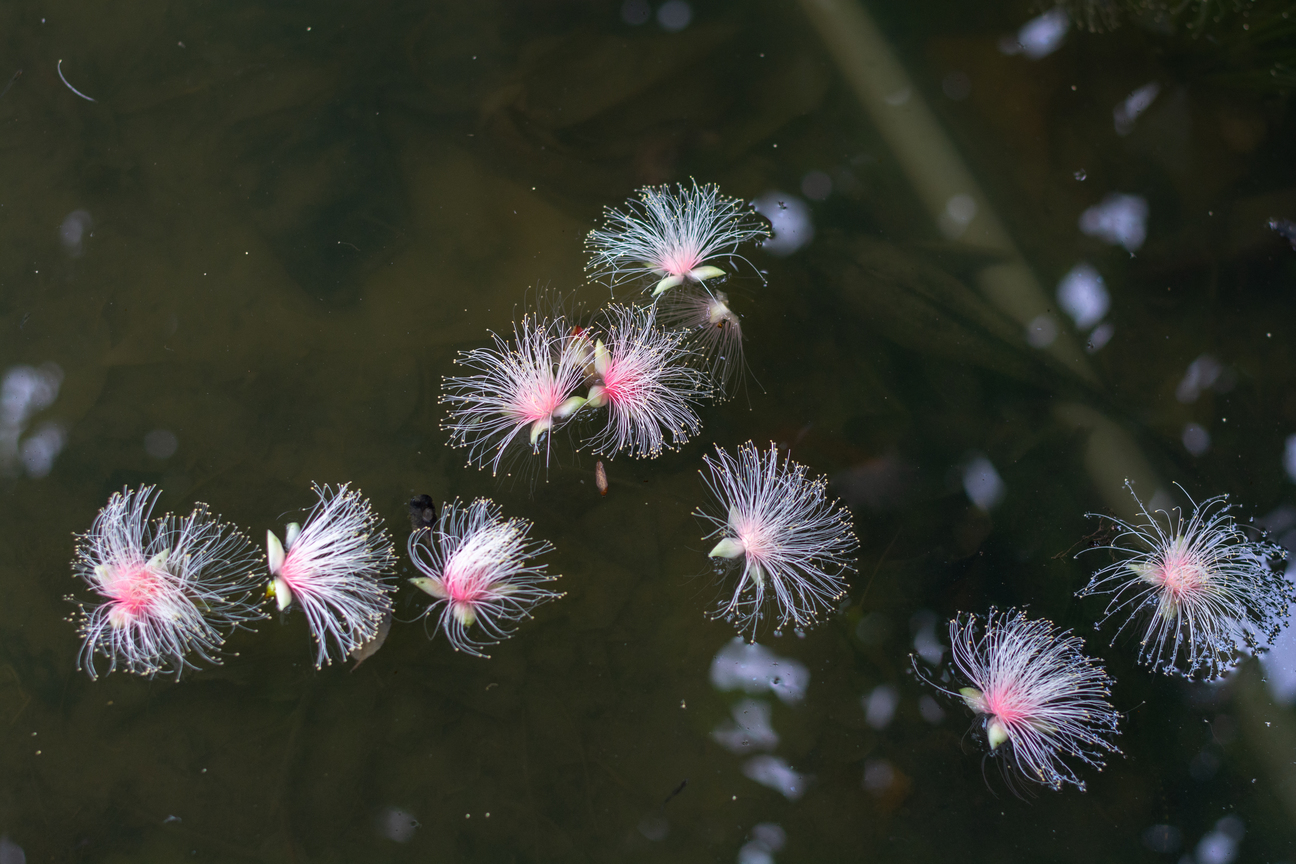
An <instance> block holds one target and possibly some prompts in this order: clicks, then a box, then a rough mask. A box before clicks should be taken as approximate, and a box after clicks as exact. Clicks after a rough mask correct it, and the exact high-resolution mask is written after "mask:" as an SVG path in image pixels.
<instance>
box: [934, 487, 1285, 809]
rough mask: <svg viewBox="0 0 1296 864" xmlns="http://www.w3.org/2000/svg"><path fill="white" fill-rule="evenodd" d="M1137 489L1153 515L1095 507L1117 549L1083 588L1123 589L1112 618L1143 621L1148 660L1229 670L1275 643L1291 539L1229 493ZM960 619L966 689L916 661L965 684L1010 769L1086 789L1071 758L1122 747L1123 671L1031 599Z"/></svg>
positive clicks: (1097, 759)
mask: <svg viewBox="0 0 1296 864" xmlns="http://www.w3.org/2000/svg"><path fill="white" fill-rule="evenodd" d="M1126 485H1127V488H1129V489H1130V493H1131V494H1132V495H1133V494H1134V490H1133V488H1132V487H1129V484H1128V483H1127V484H1126ZM1134 498H1135V501H1137V502H1138V507H1139V511H1140V513H1141V516H1142V518H1141V519H1140V520H1137V521H1136V522H1127V521H1125V520H1123V519H1119V518H1117V517H1114V516H1109V515H1105V514H1090V515H1091V516H1093V517H1095V518H1098V519H1100V520H1103V521H1104V523H1106V526H1107V527H1109V528H1110V529H1111V530H1112V532H1113V534H1114V536H1113V537H1112V539H1111V540H1110V541H1109V542H1106V543H1103V544H1100V545H1096V546H1094V547H1092V548H1091V549H1089V550H1085V551H1094V550H1106V551H1108V552H1110V553H1111V554H1112V557H1113V560H1112V562H1111V563H1110V564H1107V565H1106V566H1104V567H1102V568H1100V569H1099V570H1097V572H1095V573H1094V575H1093V577H1092V579H1091V580H1090V581H1089V583H1088V584H1087V585H1086V586H1085V587H1084V588H1082V589H1080V590H1079V591H1078V592H1076V593H1077V596H1080V597H1087V596H1090V595H1104V596H1107V597H1109V598H1110V599H1109V602H1108V604H1107V607H1106V609H1105V610H1104V612H1103V614H1102V616H1101V619H1100V621H1099V626H1100V627H1101V626H1103V625H1105V624H1106V623H1108V622H1109V621H1112V620H1114V621H1115V622H1116V625H1117V626H1116V632H1115V635H1113V637H1112V644H1113V645H1114V644H1115V643H1116V639H1117V638H1118V637H1119V636H1120V634H1121V633H1123V632H1126V631H1127V630H1135V631H1138V632H1139V634H1140V636H1139V648H1138V662H1139V663H1140V664H1142V665H1144V666H1147V667H1149V668H1151V669H1152V670H1153V671H1160V672H1163V673H1165V674H1168V675H1178V676H1181V677H1184V678H1187V679H1189V680H1195V681H1214V680H1218V679H1220V678H1222V677H1223V676H1224V675H1226V674H1228V673H1229V672H1230V671H1232V670H1233V669H1234V668H1235V667H1236V666H1237V665H1238V663H1240V662H1241V661H1242V659H1243V658H1244V657H1246V656H1248V655H1250V654H1258V653H1261V652H1263V651H1265V650H1266V649H1267V647H1268V645H1270V644H1272V643H1273V640H1274V639H1275V638H1276V637H1277V636H1278V634H1279V632H1280V631H1281V630H1282V629H1283V627H1285V626H1286V625H1287V618H1288V612H1289V609H1290V608H1291V605H1292V604H1293V603H1296V584H1293V583H1292V582H1291V581H1290V580H1288V579H1287V578H1286V576H1285V574H1284V573H1283V572H1282V571H1281V570H1279V569H1276V568H1275V567H1274V566H1273V564H1274V563H1275V562H1277V561H1281V560H1283V559H1285V558H1286V557H1287V553H1286V550H1284V549H1283V548H1282V547H1281V546H1278V545H1276V544H1274V543H1270V542H1267V541H1265V540H1263V539H1254V538H1253V537H1252V536H1250V535H1249V534H1248V533H1247V532H1246V531H1245V530H1243V528H1242V527H1241V526H1239V525H1238V524H1237V522H1236V521H1235V520H1234V518H1233V516H1232V515H1231V514H1230V509H1231V508H1230V507H1229V505H1228V503H1227V501H1228V497H1227V496H1225V495H1217V496H1215V497H1213V498H1208V499H1206V500H1205V501H1203V502H1202V503H1201V504H1197V503H1195V502H1191V499H1190V503H1192V512H1191V515H1189V516H1187V517H1185V516H1184V514H1183V512H1182V511H1181V510H1179V509H1178V508H1176V509H1175V510H1174V511H1172V512H1170V511H1165V510H1157V511H1155V512H1152V511H1149V510H1148V509H1147V507H1146V506H1145V505H1144V504H1143V502H1142V501H1141V500H1139V499H1138V496H1137V495H1134ZM949 630H950V644H951V646H952V652H953V665H954V670H953V674H951V671H950V670H947V671H946V672H945V674H944V679H943V680H944V681H946V682H953V681H954V680H955V679H961V680H962V681H963V682H964V684H965V686H961V687H959V688H958V690H957V691H954V690H951V689H950V687H947V686H942V685H941V684H939V683H936V682H934V681H932V680H931V679H929V678H928V677H927V676H926V675H925V674H924V673H923V671H922V670H921V669H919V667H918V663H917V660H916V659H914V660H913V664H914V669H915V671H917V673H918V675H919V677H921V678H922V679H923V680H924V681H927V683H929V684H932V686H934V687H936V688H937V689H939V690H941V691H942V692H944V693H947V694H949V695H954V696H958V697H961V699H962V700H963V702H964V703H965V704H966V705H967V707H968V708H970V709H971V710H972V712H973V713H974V714H975V715H976V718H977V724H978V729H979V730H980V732H981V735H982V739H983V741H984V742H985V744H986V745H987V746H988V748H989V750H990V752H991V753H992V754H995V755H1002V756H1003V757H1004V761H1003V763H1002V764H1003V766H1004V768H1005V776H1007V777H1008V778H1009V780H1010V781H1012V780H1013V779H1014V778H1023V779H1025V780H1027V781H1030V782H1034V783H1038V784H1042V785H1044V786H1047V787H1049V788H1052V789H1060V788H1062V786H1064V785H1066V784H1068V783H1070V784H1072V785H1074V786H1076V787H1078V788H1080V789H1081V790H1083V789H1084V788H1085V784H1084V781H1082V780H1081V779H1080V778H1079V777H1078V776H1077V774H1076V773H1075V771H1074V770H1073V769H1072V768H1071V767H1069V766H1068V765H1067V764H1066V762H1065V761H1064V759H1065V758H1072V759H1077V760H1079V761H1081V762H1084V763H1086V764H1088V765H1090V766H1092V767H1095V768H1098V769H1101V768H1102V767H1103V764H1104V761H1105V756H1106V755H1107V754H1114V753H1119V752H1120V751H1119V750H1118V749H1117V747H1116V745H1115V744H1114V743H1113V740H1112V739H1113V738H1114V737H1115V736H1116V734H1117V733H1118V729H1117V723H1118V720H1119V718H1120V715H1119V713H1118V712H1116V710H1115V709H1114V708H1113V707H1112V705H1111V703H1110V702H1109V701H1108V697H1109V696H1110V693H1111V686H1112V679H1111V678H1109V677H1108V676H1107V673H1106V672H1105V671H1103V668H1102V666H1101V665H1099V664H1098V662H1097V661H1096V660H1094V659H1093V658H1091V657H1088V656H1086V655H1085V654H1084V653H1083V650H1082V648H1083V642H1082V641H1081V639H1080V638H1079V637H1077V636H1074V635H1072V634H1071V633H1070V631H1059V630H1058V629H1057V628H1056V627H1054V625H1053V624H1052V623H1050V622H1048V621H1045V620H1042V619H1040V620H1031V619H1029V618H1027V617H1026V615H1025V613H1023V612H1021V611H1020V610H1008V611H1007V612H998V611H996V610H993V609H992V610H991V611H990V612H989V614H988V615H987V616H986V618H985V621H984V624H981V623H980V622H979V621H978V619H977V617H976V616H975V615H960V616H958V617H956V618H954V619H953V620H951V621H950V625H949Z"/></svg>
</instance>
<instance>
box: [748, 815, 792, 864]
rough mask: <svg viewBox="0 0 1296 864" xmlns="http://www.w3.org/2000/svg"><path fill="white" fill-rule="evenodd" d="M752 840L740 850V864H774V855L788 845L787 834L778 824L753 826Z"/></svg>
mask: <svg viewBox="0 0 1296 864" xmlns="http://www.w3.org/2000/svg"><path fill="white" fill-rule="evenodd" d="M751 838H752V839H751V840H749V841H747V842H746V843H744V844H743V846H742V848H741V849H739V850H738V864H773V862H774V853H775V852H778V851H780V850H782V848H783V845H784V844H785V843H787V832H785V831H784V830H783V826H781V825H779V824H778V823H777V822H761V823H759V824H757V825H754V826H752V830H751Z"/></svg>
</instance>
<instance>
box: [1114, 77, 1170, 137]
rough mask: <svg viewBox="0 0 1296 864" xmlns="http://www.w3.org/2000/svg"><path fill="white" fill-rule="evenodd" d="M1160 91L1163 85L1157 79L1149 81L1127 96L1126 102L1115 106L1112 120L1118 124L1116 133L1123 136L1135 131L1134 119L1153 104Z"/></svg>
mask: <svg viewBox="0 0 1296 864" xmlns="http://www.w3.org/2000/svg"><path fill="white" fill-rule="evenodd" d="M1160 92H1161V85H1160V84H1158V83H1157V82H1155V81H1149V82H1148V83H1147V84H1144V85H1143V86H1142V87H1140V88H1138V89H1137V90H1135V91H1134V92H1133V93H1131V94H1130V95H1129V96H1127V97H1126V98H1125V101H1124V102H1121V103H1120V104H1119V105H1117V106H1116V107H1115V108H1113V109H1112V121H1113V122H1114V123H1115V124H1116V134H1117V135H1122V136H1123V135H1128V134H1130V133H1131V132H1133V131H1134V121H1135V120H1137V119H1138V117H1139V115H1140V114H1142V113H1143V112H1144V111H1146V110H1147V109H1148V108H1150V107H1151V106H1152V102H1153V101H1155V100H1156V97H1157V94H1158V93H1160Z"/></svg>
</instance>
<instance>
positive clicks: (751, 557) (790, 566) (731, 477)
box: [696, 441, 858, 640]
mask: <svg viewBox="0 0 1296 864" xmlns="http://www.w3.org/2000/svg"><path fill="white" fill-rule="evenodd" d="M703 459H704V461H705V462H706V469H707V470H706V471H703V472H702V479H703V480H704V481H705V482H706V485H707V487H708V488H709V489H710V490H711V492H712V494H713V495H714V496H715V498H716V501H717V504H718V505H719V510H720V513H721V514H722V515H719V516H717V515H713V514H711V513H707V512H705V511H703V510H699V511H697V514H696V515H698V516H699V517H701V518H702V519H705V520H706V521H708V522H710V523H711V524H712V525H714V526H715V530H714V531H712V532H711V533H710V534H708V535H707V538H708V539H710V538H716V537H718V538H719V542H717V543H716V544H715V546H714V547H713V548H712V549H711V553H710V556H711V557H712V558H718V559H723V560H734V561H736V560H737V559H742V573H741V576H740V577H739V579H738V585H737V587H736V588H735V589H734V592H733V596H732V597H731V598H730V599H729V600H728V601H727V602H723V603H721V605H720V607H719V608H718V609H717V610H716V611H715V612H714V613H713V616H712V617H715V618H724V619H725V620H728V621H732V622H734V624H735V625H736V626H737V627H738V630H739V631H740V632H744V631H745V632H747V633H749V634H750V636H751V638H752V639H753V640H754V639H755V636H756V630H757V628H758V627H759V625H760V623H761V621H762V620H763V619H764V618H765V617H767V616H768V617H772V618H774V619H775V621H776V623H775V627H776V629H780V630H781V629H782V628H783V627H786V626H787V625H788V624H791V625H792V626H793V627H796V628H805V627H809V626H811V625H813V624H814V623H816V621H817V619H818V617H819V616H820V615H821V614H823V613H824V612H827V611H829V610H831V609H832V608H833V606H834V605H835V604H836V603H837V601H839V600H840V599H841V598H842V597H843V596H845V594H846V590H847V584H846V579H845V574H846V573H847V572H848V571H853V570H854V569H855V565H854V555H855V552H856V549H857V548H858V543H857V541H856V539H855V534H854V532H853V531H852V530H851V518H850V512H849V511H848V510H847V509H846V508H845V507H844V506H842V505H841V503H840V502H838V501H835V500H832V499H830V498H829V497H828V494H827V482H826V481H825V479H824V478H823V477H816V478H814V479H811V478H810V477H809V476H808V471H809V469H807V468H806V466H804V465H801V464H799V463H797V462H793V461H792V459H791V457H790V456H789V457H784V458H782V459H780V458H779V452H778V448H777V447H775V446H774V445H773V444H770V448H769V450H768V451H766V452H762V451H761V450H760V449H759V448H757V447H756V445H755V444H753V443H752V442H750V441H749V442H747V443H746V444H743V445H740V446H739V447H738V456H737V458H735V457H733V456H730V455H729V453H728V452H726V451H725V450H724V449H723V448H721V447H719V446H717V447H716V456H715V458H714V459H713V458H711V457H710V456H705V457H703Z"/></svg>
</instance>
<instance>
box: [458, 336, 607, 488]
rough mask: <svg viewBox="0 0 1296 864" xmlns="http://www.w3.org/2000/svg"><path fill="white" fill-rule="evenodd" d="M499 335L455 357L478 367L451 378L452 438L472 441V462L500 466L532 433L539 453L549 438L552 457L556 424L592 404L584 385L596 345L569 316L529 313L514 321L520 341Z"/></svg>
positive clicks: (546, 450)
mask: <svg viewBox="0 0 1296 864" xmlns="http://www.w3.org/2000/svg"><path fill="white" fill-rule="evenodd" d="M491 336H492V338H493V339H494V340H495V345H494V347H492V348H477V349H474V350H472V351H465V352H460V354H459V357H458V358H457V359H456V360H455V363H457V364H459V365H460V366H467V367H468V368H470V369H473V370H475V374H473V375H468V376H463V377H447V378H445V379H444V381H443V384H442V396H441V401H442V402H444V403H446V404H447V405H449V406H450V413H449V416H448V417H447V418H446V420H445V422H444V424H443V428H445V429H446V430H447V431H448V432H449V433H450V445H451V446H452V447H467V448H468V464H470V465H477V466H478V467H480V468H484V467H486V465H487V464H489V465H490V466H491V472H492V473H495V474H498V473H499V468H500V462H501V460H502V459H503V458H504V454H505V453H506V452H507V451H508V449H509V446H510V445H511V444H512V443H513V441H514V440H515V439H517V438H518V437H519V436H521V435H523V434H525V435H526V436H527V440H529V443H530V446H531V450H532V452H533V453H539V452H540V450H541V446H542V442H543V447H544V453H545V464H546V465H547V464H548V459H549V446H550V441H551V439H552V437H553V432H554V431H555V430H556V429H557V428H558V427H560V426H561V425H563V423H565V422H566V421H567V420H569V419H570V418H571V416H572V415H573V414H575V413H576V412H577V411H578V410H580V408H581V407H582V406H583V405H584V404H585V399H584V398H583V397H581V396H578V395H576V391H577V389H578V388H580V387H581V385H582V384H583V383H584V381H585V374H586V367H587V366H588V365H589V363H590V361H591V359H592V352H593V345H591V344H590V342H589V340H588V339H587V338H586V337H585V336H584V334H583V332H582V331H580V330H579V328H575V327H573V326H572V325H571V324H570V323H569V322H568V321H567V319H566V318H564V317H562V316H556V317H553V318H537V317H534V316H532V315H526V316H524V317H523V319H522V323H521V324H520V325H519V324H516V323H515V324H514V325H513V343H512V344H510V343H508V342H507V341H505V340H504V339H502V338H501V337H500V336H498V335H497V334H494V333H492V334H491Z"/></svg>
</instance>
